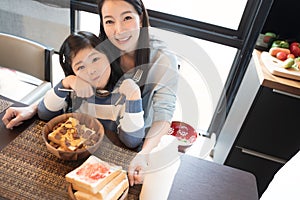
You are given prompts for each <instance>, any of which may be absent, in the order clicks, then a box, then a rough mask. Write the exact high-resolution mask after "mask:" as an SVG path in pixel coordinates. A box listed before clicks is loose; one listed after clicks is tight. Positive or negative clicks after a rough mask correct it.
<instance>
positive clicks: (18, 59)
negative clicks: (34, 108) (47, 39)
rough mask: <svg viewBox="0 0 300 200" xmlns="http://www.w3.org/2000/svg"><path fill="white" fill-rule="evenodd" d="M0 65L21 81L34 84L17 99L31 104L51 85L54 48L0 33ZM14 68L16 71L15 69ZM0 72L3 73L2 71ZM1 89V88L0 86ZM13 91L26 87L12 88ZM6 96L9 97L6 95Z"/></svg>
mask: <svg viewBox="0 0 300 200" xmlns="http://www.w3.org/2000/svg"><path fill="white" fill-rule="evenodd" d="M0 52H1V53H0V67H2V69H10V70H11V71H13V72H15V73H16V75H17V76H18V80H19V81H21V82H22V83H24V84H25V83H27V84H30V85H31V87H32V85H33V86H35V87H34V89H33V90H31V91H29V92H28V93H27V94H26V95H25V96H23V97H22V98H21V99H14V100H18V101H20V102H21V103H24V104H27V105H29V104H31V103H33V102H35V101H37V100H39V99H41V98H42V97H43V96H44V94H45V92H46V91H48V90H49V89H50V88H51V87H52V84H51V65H52V55H53V53H54V49H53V48H50V47H47V46H45V45H43V44H40V43H37V42H35V41H32V40H29V39H25V38H21V37H18V36H14V35H10V34H6V33H0ZM15 70H16V71H15ZM0 73H2V74H4V73H3V71H2V72H1V71H0ZM0 89H1V88H0ZM14 89H15V91H14V92H15V93H17V92H18V91H20V92H21V91H22V92H23V93H24V90H25V89H26V87H25V86H24V87H23V86H22V88H16V87H15V88H14ZM8 98H10V97H9V96H8Z"/></svg>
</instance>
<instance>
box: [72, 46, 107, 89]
mask: <svg viewBox="0 0 300 200" xmlns="http://www.w3.org/2000/svg"><path fill="white" fill-rule="evenodd" d="M72 69H73V71H74V73H75V75H76V76H78V77H80V78H81V79H83V80H85V81H87V82H88V83H90V84H91V85H92V86H93V87H95V88H98V89H103V88H104V87H105V86H106V85H107V83H108V80H109V77H110V73H111V68H110V63H109V61H108V59H107V57H106V55H105V54H103V53H101V52H99V51H97V50H95V49H94V48H85V49H82V50H80V51H79V52H78V53H77V54H76V55H75V56H74V58H73V59H72Z"/></svg>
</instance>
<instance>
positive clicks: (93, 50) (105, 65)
mask: <svg viewBox="0 0 300 200" xmlns="http://www.w3.org/2000/svg"><path fill="white" fill-rule="evenodd" d="M103 45H104V44H103ZM103 45H102V44H100V40H99V38H98V37H97V36H95V35H94V34H92V33H89V32H78V33H74V34H71V35H70V36H69V37H67V38H66V40H65V41H64V43H63V44H62V46H61V49H60V52H59V60H60V64H61V66H62V68H63V70H64V73H65V76H66V77H65V78H64V79H63V80H62V81H60V82H59V83H58V84H57V85H56V86H55V87H54V88H53V89H51V90H49V91H48V92H47V93H46V95H45V97H44V99H43V101H41V102H40V103H39V105H38V115H39V118H40V119H42V120H50V119H51V118H53V117H55V116H57V115H60V114H62V113H64V112H66V108H67V107H68V105H70V102H69V100H68V97H69V93H68V92H66V90H69V89H71V90H72V91H74V93H75V94H76V96H77V98H76V99H77V100H78V99H79V100H80V101H79V103H77V105H72V109H73V112H80V113H86V114H89V115H92V116H94V117H96V118H98V119H99V120H100V121H101V122H102V123H103V125H104V127H105V129H108V130H111V131H114V132H116V133H118V137H119V138H120V140H121V141H122V142H123V143H124V144H125V145H126V146H127V147H129V148H136V147H137V146H139V145H140V144H141V143H142V140H143V138H144V120H143V109H142V100H141V93H140V89H139V87H138V86H137V85H136V84H135V82H134V81H133V80H131V79H126V80H125V81H123V82H122V84H121V85H120V87H119V88H118V92H119V93H115V92H114V91H115V90H114V91H113V87H114V85H115V82H116V80H115V79H114V77H113V74H112V73H111V67H110V62H109V60H108V59H107V57H106V55H105V54H104V51H105V48H104V46H103ZM106 53H107V52H106ZM120 94H121V95H124V96H125V97H126V99H125V103H124V104H118V105H116V106H115V105H114V104H115V101H116V100H117V99H118V98H119V96H120ZM73 101H74V99H73ZM123 107H125V108H123Z"/></svg>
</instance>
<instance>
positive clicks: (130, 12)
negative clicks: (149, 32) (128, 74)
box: [102, 0, 142, 52]
mask: <svg viewBox="0 0 300 200" xmlns="http://www.w3.org/2000/svg"><path fill="white" fill-rule="evenodd" d="M102 17H103V19H102V21H103V27H104V31H105V33H106V35H107V37H108V39H109V40H110V41H111V42H112V43H113V44H114V45H115V46H116V47H118V48H119V49H120V50H121V51H125V52H131V51H134V50H136V47H137V43H138V39H139V35H140V27H142V21H141V18H140V16H139V15H138V13H137V12H136V10H135V9H134V7H133V6H132V5H131V4H129V3H127V2H126V1H123V0H113V1H112V0H106V1H105V2H104V4H103V6H102Z"/></svg>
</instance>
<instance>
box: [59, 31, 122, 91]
mask: <svg viewBox="0 0 300 200" xmlns="http://www.w3.org/2000/svg"><path fill="white" fill-rule="evenodd" d="M100 43H101V40H100V39H99V37H97V36H96V35H95V34H93V33H91V32H88V31H80V32H77V33H72V34H71V35H69V36H68V37H67V38H66V39H65V41H64V42H63V44H62V46H61V48H60V50H59V62H60V65H61V67H62V69H63V71H64V73H65V76H69V75H75V73H74V71H73V69H72V59H73V58H74V57H75V56H76V54H77V53H78V52H79V51H80V50H82V49H85V48H95V49H97V50H98V51H99V52H101V53H103V54H105V55H106V56H107V57H108V59H109V61H110V65H111V66H110V67H111V68H112V66H113V65H115V64H114V63H112V61H111V60H110V56H109V55H111V54H112V53H111V52H110V48H109V47H107V44H106V43H101V44H100ZM118 80H119V77H118V76H117V75H116V73H115V72H114V71H113V70H112V72H111V74H110V78H109V81H108V84H107V85H106V87H105V89H107V90H112V88H113V87H114V86H115V84H116V83H117V81H118Z"/></svg>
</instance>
